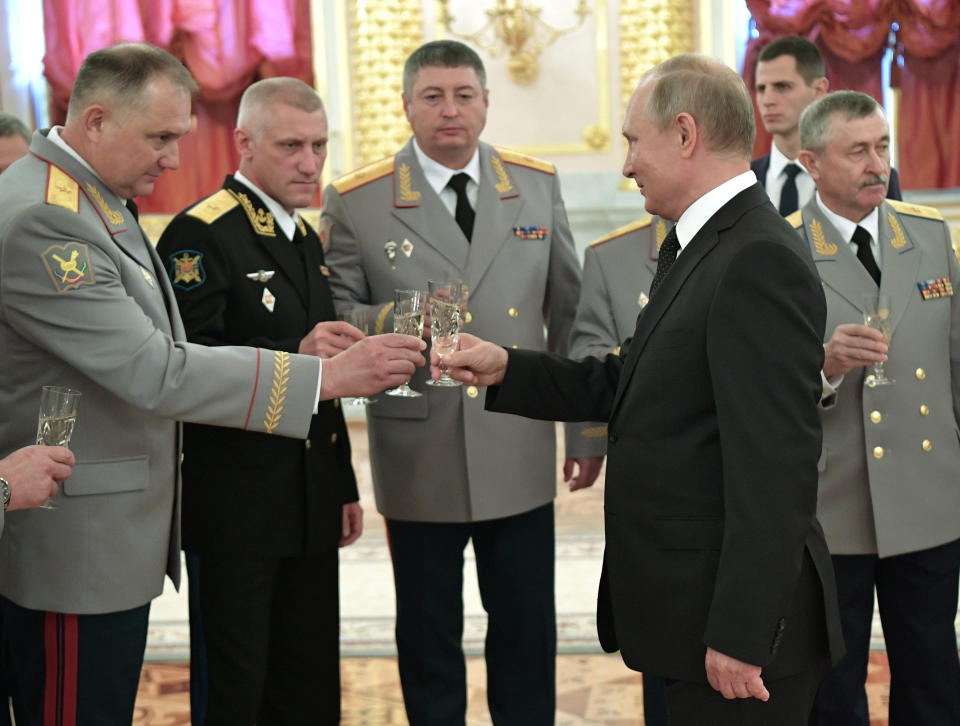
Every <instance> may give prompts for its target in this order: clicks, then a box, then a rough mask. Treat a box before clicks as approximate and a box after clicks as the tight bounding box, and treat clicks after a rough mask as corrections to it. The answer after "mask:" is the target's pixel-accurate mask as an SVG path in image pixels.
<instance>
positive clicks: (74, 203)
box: [44, 164, 80, 214]
mask: <svg viewBox="0 0 960 726" xmlns="http://www.w3.org/2000/svg"><path fill="white" fill-rule="evenodd" d="M44 201H45V202H46V203H47V204H52V205H54V206H57V207H63V208H64V209H69V210H70V211H71V212H73V213H75V214H76V213H79V211H80V184H79V183H78V182H77V180H76V179H74V178H73V177H72V176H70V175H69V174H67V172H65V171H64V170H63V169H61V168H60V167H59V166H56V165H54V164H50V167H49V170H48V172H47V194H46V197H45V198H44Z"/></svg>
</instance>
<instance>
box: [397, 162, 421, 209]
mask: <svg viewBox="0 0 960 726" xmlns="http://www.w3.org/2000/svg"><path fill="white" fill-rule="evenodd" d="M397 175H398V176H399V183H400V201H403V202H416V201H419V200H420V192H415V191H414V190H413V189H412V188H411V180H410V167H409V166H407V165H406V164H401V165H400V169H399V170H398V172H397Z"/></svg>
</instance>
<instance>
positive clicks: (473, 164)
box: [413, 139, 480, 194]
mask: <svg viewBox="0 0 960 726" xmlns="http://www.w3.org/2000/svg"><path fill="white" fill-rule="evenodd" d="M413 153H414V154H416V156H417V161H418V162H419V164H420V168H421V169H423V175H424V176H425V177H426V178H427V183H428V184H429V185H430V187H431V188H432V189H433V191H435V192H436V193H437V194H440V192H441V191H443V189H444V188H445V187H446V186H447V184H448V183H449V182H450V177H452V176H453V175H454V174H459V173H461V172H463V173H464V174H466V175H467V176H469V177H470V179H471V181H473V183H474V184H480V147H479V146H478V147H477V148H476V149H474V151H473V156H472V157H470V161H468V162H467V165H466V166H465V167H463V168H462V169H451V168H450V167H447V166H444V165H443V164H441V163H440V162H439V161H435V160H433V159H431V158H430V157H429V156H427V155H426V153H424V151H423V149H421V148H420V145H419V144H418V143H417V140H416V139H414V140H413Z"/></svg>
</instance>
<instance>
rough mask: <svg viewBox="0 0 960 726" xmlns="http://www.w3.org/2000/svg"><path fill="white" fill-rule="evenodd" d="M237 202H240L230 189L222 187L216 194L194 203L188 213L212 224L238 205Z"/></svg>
mask: <svg viewBox="0 0 960 726" xmlns="http://www.w3.org/2000/svg"><path fill="white" fill-rule="evenodd" d="M237 204H239V202H238V201H237V200H236V199H235V198H234V196H233V195H232V194H231V193H230V192H229V191H227V190H226V189H221V190H220V191H219V192H217V193H216V194H213V195H211V196H209V197H207V198H206V199H203V200H201V201H199V202H197V203H196V204H194V205H193V206H192V207H191V208H190V209H189V210H188V211H187V215H188V216H190V217H196V218H197V219H199V220H200V221H201V222H205V223H206V224H211V223H212V222H215V221H216V220H218V219H220V217H222V216H223V215H224V214H226V213H227V212H229V211H230V210H231V209H233V208H234V207H235V206H237Z"/></svg>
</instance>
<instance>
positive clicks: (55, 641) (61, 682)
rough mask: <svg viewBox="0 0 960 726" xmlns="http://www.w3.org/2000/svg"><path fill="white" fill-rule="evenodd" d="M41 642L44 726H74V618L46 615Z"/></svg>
mask: <svg viewBox="0 0 960 726" xmlns="http://www.w3.org/2000/svg"><path fill="white" fill-rule="evenodd" d="M43 638H44V651H45V655H46V664H45V672H46V679H45V683H44V690H43V726H76V723H77V660H78V655H79V623H78V621H77V616H76V615H62V614H60V613H47V614H46V616H45V619H44V628H43Z"/></svg>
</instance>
